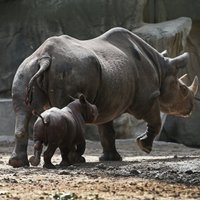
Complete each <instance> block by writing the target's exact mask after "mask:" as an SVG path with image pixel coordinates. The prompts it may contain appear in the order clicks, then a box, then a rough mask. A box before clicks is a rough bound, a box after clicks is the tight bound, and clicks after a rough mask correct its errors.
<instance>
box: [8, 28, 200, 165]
mask: <svg viewBox="0 0 200 200" xmlns="http://www.w3.org/2000/svg"><path fill="white" fill-rule="evenodd" d="M187 62H188V53H184V54H183V55H180V56H178V57H176V58H173V59H171V58H168V57H164V56H163V55H162V54H160V53H159V52H157V51H156V50H155V49H154V48H152V47H151V46H149V45H148V44H147V43H146V42H145V41H143V40H142V39H140V38H139V37H138V36H136V35H135V34H133V33H131V32H129V31H128V30H126V29H123V28H113V29H111V30H109V31H108V32H106V33H104V34H103V35H101V36H99V37H97V38H94V39H91V40H85V41H81V40H77V39H75V38H72V37H70V36H67V35H63V36H59V37H51V38H49V39H47V40H46V41H45V42H44V43H43V44H42V45H41V46H40V47H39V48H38V49H37V50H36V51H35V52H34V53H33V54H32V55H31V56H30V57H28V58H27V59H25V60H24V62H23V63H22V64H21V65H20V67H19V69H18V71H17V73H16V75H15V78H14V81H13V86H12V96H13V104H14V109H15V113H16V127H15V137H16V145H15V148H14V151H13V153H12V156H11V158H10V160H9V164H10V165H12V166H13V167H20V166H24V165H28V159H27V141H28V133H27V127H28V122H29V120H30V117H31V110H32V109H36V110H41V109H43V108H46V107H50V106H56V107H59V108H61V107H64V106H65V105H67V103H68V102H67V101H66V97H68V95H71V96H76V94H77V93H83V94H85V96H87V98H88V101H89V102H91V103H92V104H95V105H96V106H97V108H98V111H99V116H98V118H97V119H96V121H95V122H94V123H95V124H96V125H98V129H99V135H100V140H101V144H102V147H103V155H102V156H101V157H100V160H121V156H120V155H119V154H118V152H117V150H116V148H115V131H114V129H113V119H115V118H116V117H118V116H119V115H121V114H122V113H125V112H127V113H130V114H132V115H134V116H135V117H136V118H137V119H144V120H145V121H146V122H147V130H146V132H145V133H144V134H143V135H141V136H140V137H138V138H137V141H138V144H139V146H140V147H141V149H142V150H144V151H145V152H147V153H149V152H150V151H151V149H152V143H153V140H154V138H155V136H156V135H157V134H158V132H159V130H160V127H161V119H160V111H162V112H165V113H168V114H173V115H178V116H188V115H189V114H190V113H191V111H192V108H193V98H194V95H195V92H196V90H197V79H196V80H195V81H194V84H192V85H191V86H190V87H187V86H186V85H185V84H184V83H183V82H182V81H181V80H178V79H177V73H178V70H179V68H182V67H185V66H186V65H187ZM27 91H28V97H27ZM26 97H27V99H26V100H27V102H28V103H29V104H30V105H29V106H27V105H26V103H25V98H26Z"/></svg>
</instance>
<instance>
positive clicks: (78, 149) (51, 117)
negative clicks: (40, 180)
mask: <svg viewBox="0 0 200 200" xmlns="http://www.w3.org/2000/svg"><path fill="white" fill-rule="evenodd" d="M97 116H98V111H97V107H96V106H95V105H92V104H90V103H89V102H88V101H87V100H86V99H85V96H84V95H80V97H79V99H76V100H74V101H73V102H72V103H70V104H68V106H66V107H64V108H62V109H59V108H56V107H53V108H50V109H48V110H46V111H44V112H43V113H42V114H41V115H40V116H39V117H38V119H37V120H36V122H35V124H34V126H33V139H34V156H32V157H31V158H30V159H29V161H30V163H31V164H32V165H33V166H37V165H38V164H39V163H40V156H41V153H42V148H43V144H44V145H46V146H47V149H46V150H45V152H44V165H43V167H45V168H55V166H54V165H53V164H52V163H51V158H52V156H53V155H54V153H55V151H56V149H57V148H59V149H60V152H61V157H62V161H61V163H60V166H62V167H63V166H68V165H70V164H73V163H77V162H85V159H84V157H82V155H83V153H84V151H85V139H84V132H85V123H92V122H93V121H94V120H96V118H97Z"/></svg>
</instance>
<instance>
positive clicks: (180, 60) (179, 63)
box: [170, 52, 189, 69]
mask: <svg viewBox="0 0 200 200" xmlns="http://www.w3.org/2000/svg"><path fill="white" fill-rule="evenodd" d="M188 61H189V53H187V52H185V53H183V54H181V55H180V56H177V57H175V58H171V59H170V64H171V65H172V66H175V67H176V69H180V68H183V67H186V65H187V64H188Z"/></svg>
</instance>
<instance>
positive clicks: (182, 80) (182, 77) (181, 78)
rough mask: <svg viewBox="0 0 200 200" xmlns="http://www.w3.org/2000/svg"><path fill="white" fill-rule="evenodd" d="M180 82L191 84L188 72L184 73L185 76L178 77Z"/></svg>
mask: <svg viewBox="0 0 200 200" xmlns="http://www.w3.org/2000/svg"><path fill="white" fill-rule="evenodd" d="M178 80H179V81H180V82H182V83H183V84H185V85H187V86H189V84H190V83H189V82H190V81H189V78H188V74H184V75H183V76H181V77H180V78H179V79H178Z"/></svg>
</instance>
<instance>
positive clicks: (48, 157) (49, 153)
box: [43, 144, 57, 169]
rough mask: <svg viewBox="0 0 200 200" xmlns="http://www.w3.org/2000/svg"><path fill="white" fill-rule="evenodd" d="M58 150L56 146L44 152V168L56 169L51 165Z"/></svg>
mask: <svg viewBox="0 0 200 200" xmlns="http://www.w3.org/2000/svg"><path fill="white" fill-rule="evenodd" d="M56 149H57V146H55V145H50V144H49V145H48V147H47V150H46V151H45V152H44V165H43V167H44V168H48V169H54V168H55V166H54V165H53V164H52V163H51V158H52V157H53V154H54V153H55V151H56Z"/></svg>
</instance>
